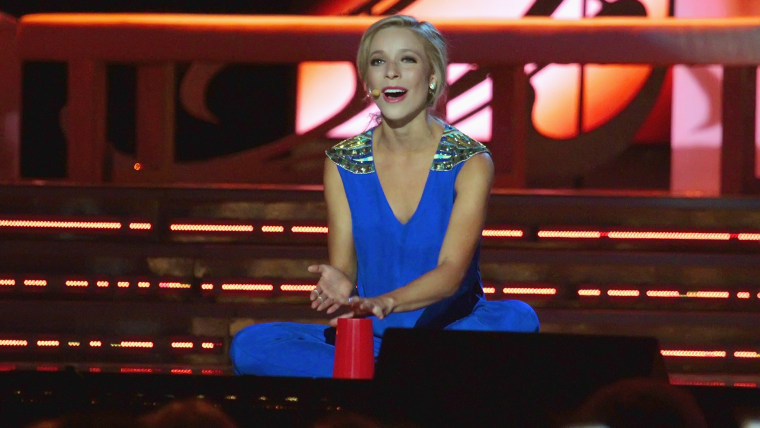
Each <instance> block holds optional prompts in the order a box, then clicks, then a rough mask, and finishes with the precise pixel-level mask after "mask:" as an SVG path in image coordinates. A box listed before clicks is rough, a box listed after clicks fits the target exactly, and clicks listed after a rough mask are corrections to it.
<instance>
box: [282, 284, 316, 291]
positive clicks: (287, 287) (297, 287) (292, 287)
mask: <svg viewBox="0 0 760 428" xmlns="http://www.w3.org/2000/svg"><path fill="white" fill-rule="evenodd" d="M316 287H317V286H316V285H314V284H282V285H280V290H282V291H312V290H314V289H315V288H316Z"/></svg>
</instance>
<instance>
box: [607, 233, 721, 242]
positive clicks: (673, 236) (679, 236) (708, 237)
mask: <svg viewBox="0 0 760 428" xmlns="http://www.w3.org/2000/svg"><path fill="white" fill-rule="evenodd" d="M606 235H607V237H609V238H610V239H665V240H689V241H691V240H698V241H728V240H729V239H731V234H730V233H705V232H626V231H611V232H607V233H606Z"/></svg>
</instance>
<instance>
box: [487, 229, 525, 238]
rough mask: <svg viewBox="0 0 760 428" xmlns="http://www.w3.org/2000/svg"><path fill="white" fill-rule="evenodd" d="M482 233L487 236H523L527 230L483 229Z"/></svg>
mask: <svg viewBox="0 0 760 428" xmlns="http://www.w3.org/2000/svg"><path fill="white" fill-rule="evenodd" d="M481 235H482V236H483V237H485V238H522V237H523V236H525V232H523V231H522V230H519V229H483V232H482V233H481Z"/></svg>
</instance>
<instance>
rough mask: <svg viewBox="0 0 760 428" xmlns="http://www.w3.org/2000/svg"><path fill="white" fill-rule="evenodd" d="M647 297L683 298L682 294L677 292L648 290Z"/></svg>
mask: <svg viewBox="0 0 760 428" xmlns="http://www.w3.org/2000/svg"><path fill="white" fill-rule="evenodd" d="M646 295H647V297H681V293H680V292H678V291H676V290H647V292H646Z"/></svg>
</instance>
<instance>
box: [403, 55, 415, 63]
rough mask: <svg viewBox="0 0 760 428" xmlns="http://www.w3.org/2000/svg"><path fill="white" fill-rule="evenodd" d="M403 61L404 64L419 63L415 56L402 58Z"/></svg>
mask: <svg viewBox="0 0 760 428" xmlns="http://www.w3.org/2000/svg"><path fill="white" fill-rule="evenodd" d="M401 61H402V62H408V63H416V62H417V58H415V57H413V56H405V57H403V58H401Z"/></svg>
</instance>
